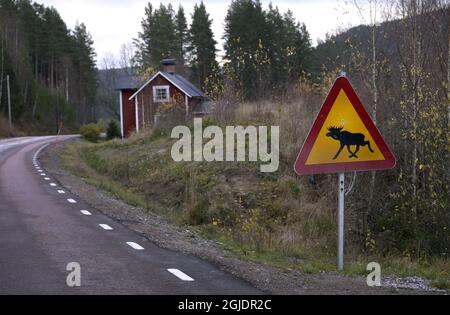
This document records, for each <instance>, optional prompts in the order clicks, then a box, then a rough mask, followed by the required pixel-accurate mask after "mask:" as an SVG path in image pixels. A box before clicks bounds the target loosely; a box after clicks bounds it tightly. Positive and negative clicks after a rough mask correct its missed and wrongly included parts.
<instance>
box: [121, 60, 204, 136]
mask: <svg viewBox="0 0 450 315" xmlns="http://www.w3.org/2000/svg"><path fill="white" fill-rule="evenodd" d="M161 63H162V65H163V71H159V72H157V73H156V74H154V75H153V76H152V77H151V78H150V79H149V80H148V81H147V82H145V83H144V84H143V85H140V86H139V87H138V84H137V82H136V80H135V79H132V78H125V79H122V81H121V80H119V83H120V86H119V87H118V90H120V104H121V105H120V113H121V115H120V117H121V119H120V121H121V122H120V123H121V130H122V136H123V137H128V136H129V135H130V134H131V132H133V131H136V132H139V131H140V130H142V129H143V128H145V127H146V126H152V125H154V124H155V120H156V117H157V115H158V113H157V110H158V107H159V106H160V105H162V104H167V103H171V104H173V105H174V106H178V107H179V108H182V109H183V110H184V111H185V113H186V115H191V114H194V115H195V114H205V108H206V107H205V103H207V104H208V98H207V97H206V96H205V94H204V93H203V92H202V91H200V90H199V89H198V88H197V87H195V86H194V85H193V84H192V83H191V82H189V81H188V80H187V79H185V78H184V77H183V76H181V75H179V74H177V73H176V71H175V68H176V62H175V60H174V59H165V60H163V61H162V62H161Z"/></svg>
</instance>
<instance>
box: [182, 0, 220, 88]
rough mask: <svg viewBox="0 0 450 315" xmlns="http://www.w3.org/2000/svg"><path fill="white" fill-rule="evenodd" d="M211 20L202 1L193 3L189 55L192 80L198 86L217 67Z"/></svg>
mask: <svg viewBox="0 0 450 315" xmlns="http://www.w3.org/2000/svg"><path fill="white" fill-rule="evenodd" d="M211 24H212V20H211V19H210V18H209V14H208V13H207V12H206V7H205V5H204V4H203V1H202V2H201V3H200V5H197V4H196V5H195V7H194V13H193V14H192V24H191V27H190V30H189V55H190V66H191V70H192V78H191V79H192V81H193V82H195V83H196V84H197V85H198V86H199V87H200V88H203V87H204V84H205V80H206V78H207V77H208V76H210V75H212V74H213V73H215V72H216V71H217V69H218V63H217V60H216V44H217V42H216V41H215V40H214V34H213V32H212V30H211Z"/></svg>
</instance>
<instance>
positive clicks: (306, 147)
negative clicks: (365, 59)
mask: <svg viewBox="0 0 450 315" xmlns="http://www.w3.org/2000/svg"><path fill="white" fill-rule="evenodd" d="M395 163H396V161H395V157H394V155H393V154H392V152H391V150H390V149H389V147H388V146H387V144H386V142H385V141H384V140H383V138H382V137H381V134H380V132H379V131H378V129H377V127H376V126H375V124H374V123H373V121H372V119H371V118H370V116H369V114H367V112H366V110H365V109H364V106H363V105H362V103H361V101H360V99H359V97H358V96H357V95H356V92H355V90H354V89H353V87H352V86H351V84H350V82H349V81H348V79H347V78H345V77H339V78H338V79H337V80H336V82H335V84H334V85H333V87H332V89H331V91H330V93H329V94H328V96H327V98H326V100H325V103H324V104H323V106H322V109H321V110H320V112H319V115H318V116H317V118H316V120H315V121H314V124H313V126H312V128H311V131H310V132H309V134H308V137H307V138H306V140H305V143H304V144H303V147H302V149H301V151H300V154H299V155H298V157H297V161H296V162H295V166H294V169H295V172H296V173H297V174H299V175H303V174H319V173H342V172H351V171H368V170H380V169H390V168H393V167H394V166H395Z"/></svg>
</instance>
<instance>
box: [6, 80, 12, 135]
mask: <svg viewBox="0 0 450 315" xmlns="http://www.w3.org/2000/svg"><path fill="white" fill-rule="evenodd" d="M6 89H7V92H8V119H9V131H11V130H12V120H11V90H10V88H9V74H8V75H6Z"/></svg>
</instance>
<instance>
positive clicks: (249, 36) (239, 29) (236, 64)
mask: <svg viewBox="0 0 450 315" xmlns="http://www.w3.org/2000/svg"><path fill="white" fill-rule="evenodd" d="M250 30H251V31H250ZM267 34H268V31H267V23H266V19H265V14H264V11H263V9H262V6H261V2H260V1H259V0H256V1H255V0H236V1H233V2H232V3H231V5H230V8H229V9H228V13H227V16H226V18H225V36H224V39H225V53H226V58H227V59H228V60H229V62H230V65H231V67H232V69H233V71H234V72H235V75H236V77H237V85H238V86H237V87H238V89H240V90H241V91H242V94H243V97H244V98H245V99H250V98H255V97H256V95H258V94H259V92H260V91H258V89H257V87H258V83H259V82H257V81H258V80H256V78H260V77H261V74H262V71H263V70H262V69H260V68H261V66H262V63H260V62H258V61H261V59H265V58H262V57H264V56H263V55H264V50H265V48H266V47H267V46H268V45H267V43H268V37H267Z"/></svg>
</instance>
